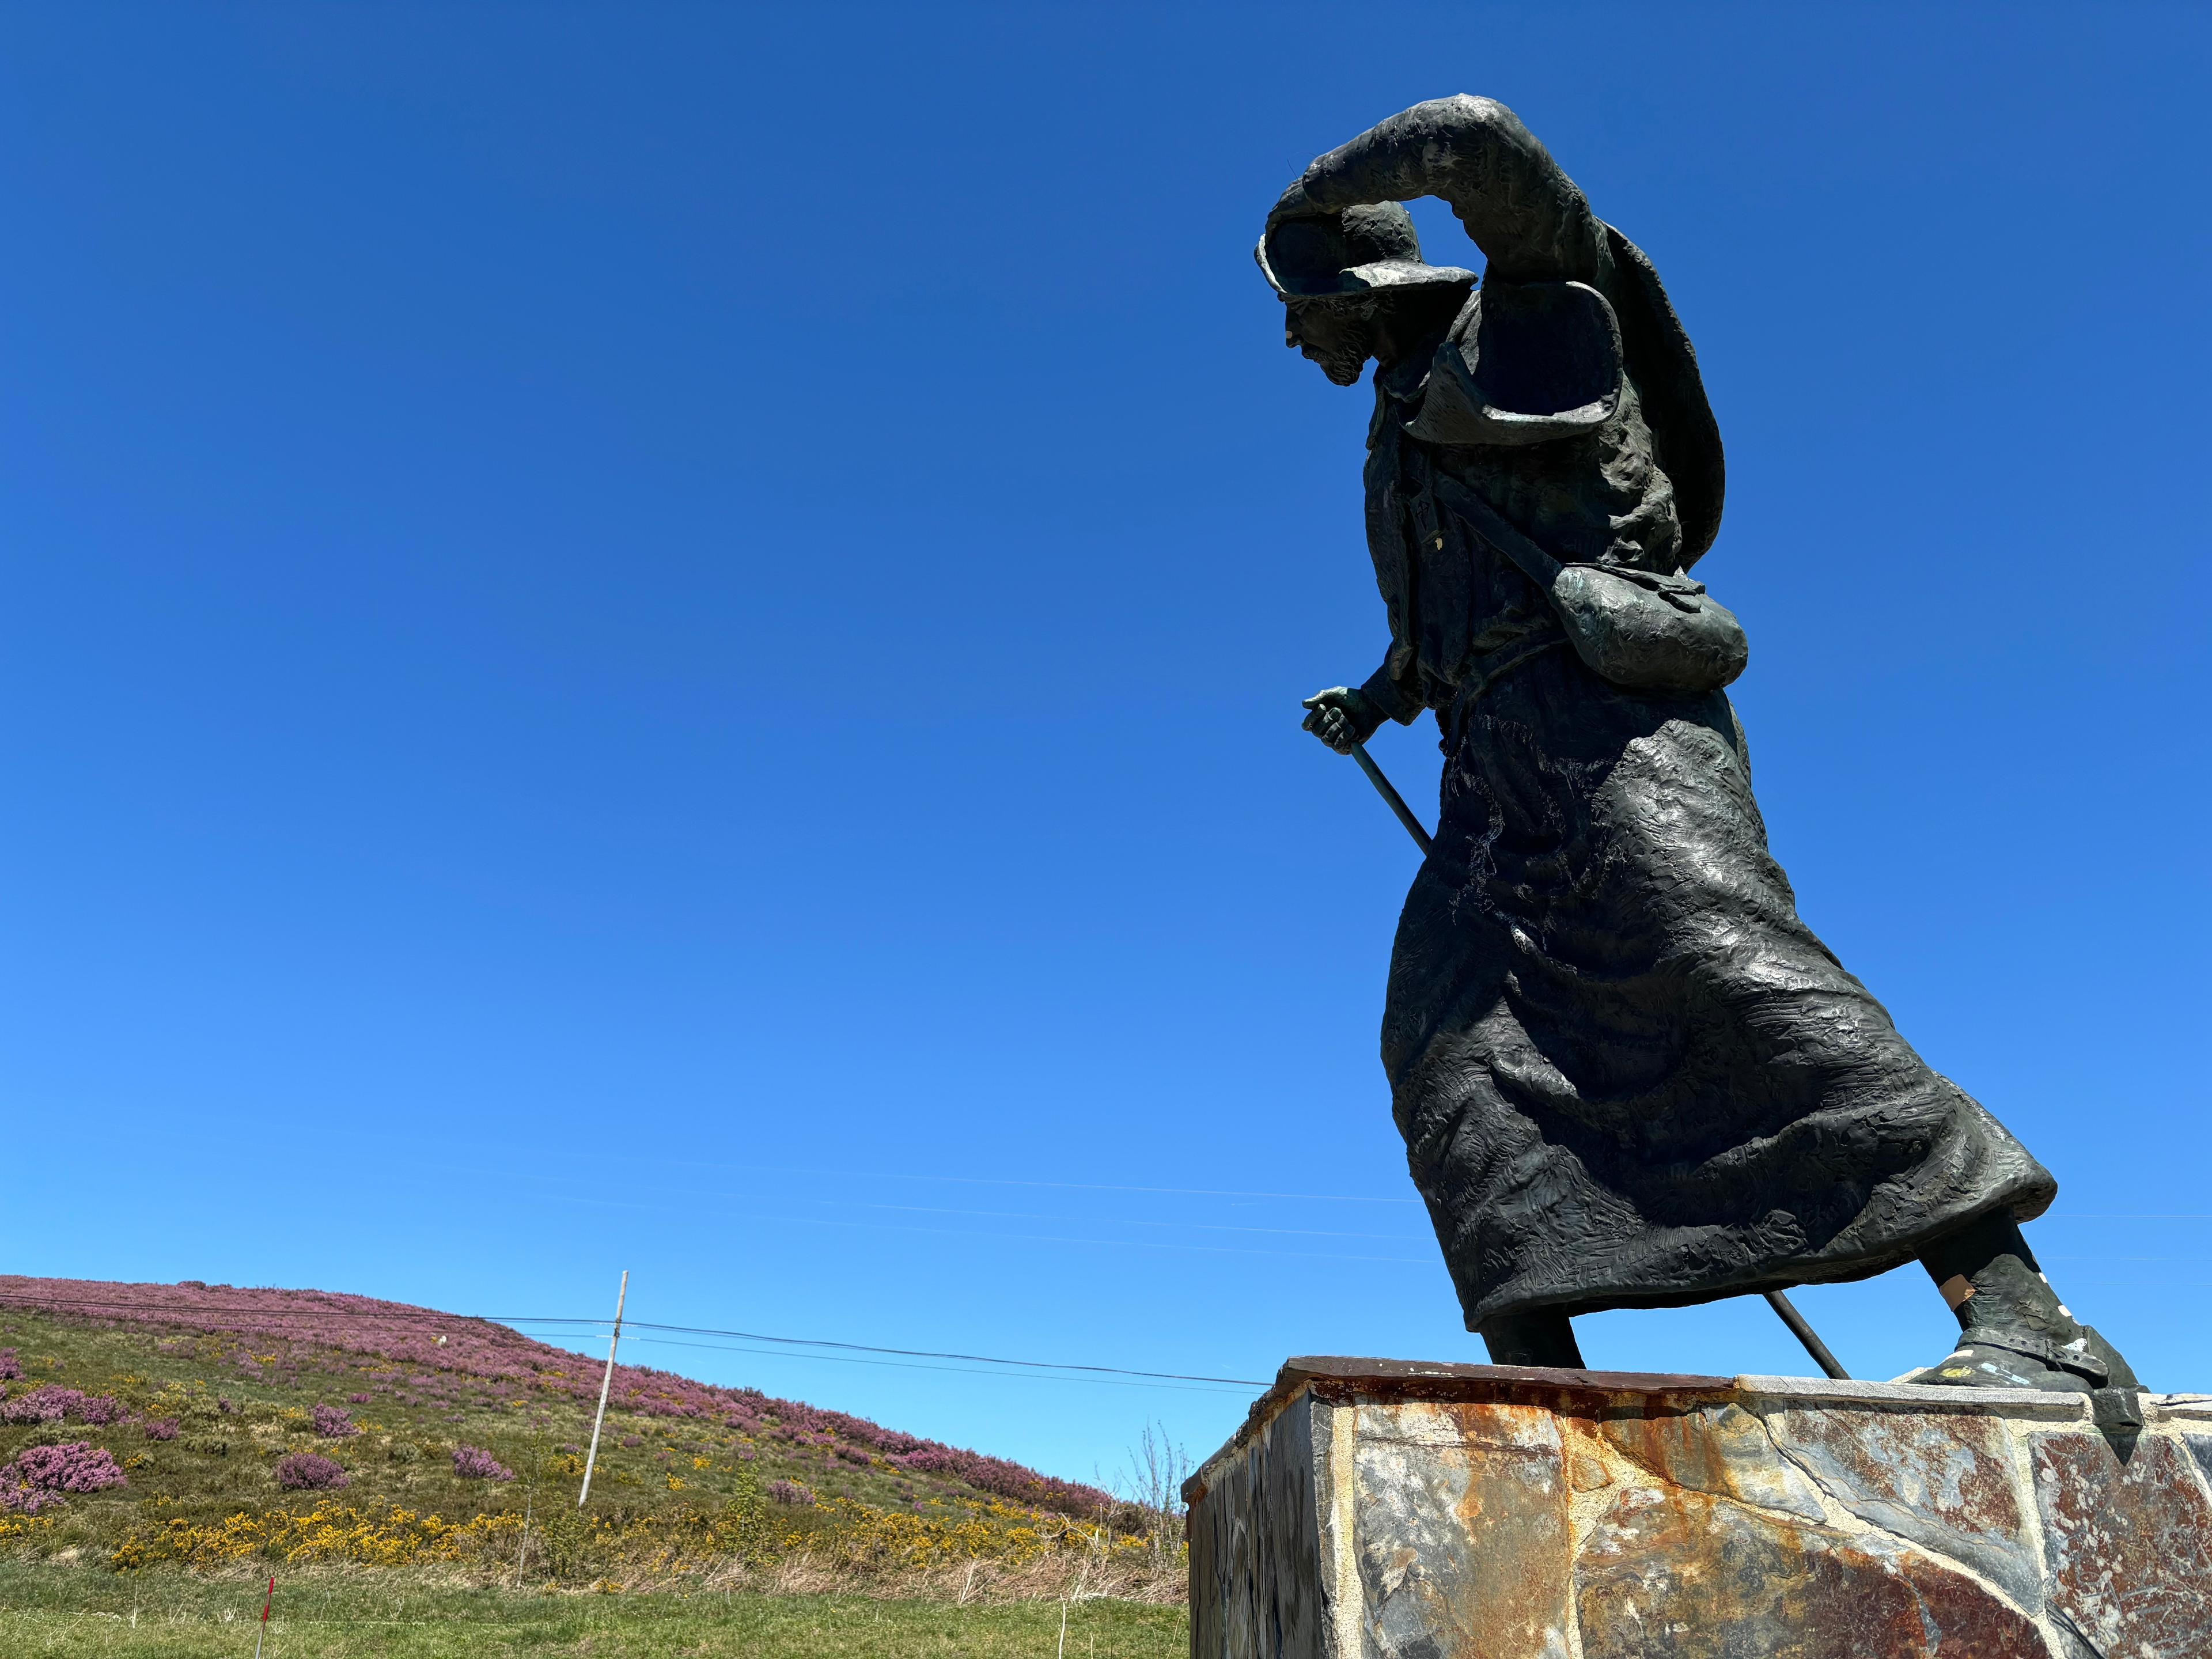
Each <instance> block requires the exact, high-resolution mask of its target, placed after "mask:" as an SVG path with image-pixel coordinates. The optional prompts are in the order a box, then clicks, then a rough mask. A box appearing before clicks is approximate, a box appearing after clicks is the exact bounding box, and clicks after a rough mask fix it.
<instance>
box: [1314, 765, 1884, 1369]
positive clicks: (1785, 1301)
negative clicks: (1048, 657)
mask: <svg viewBox="0 0 2212 1659" xmlns="http://www.w3.org/2000/svg"><path fill="white" fill-rule="evenodd" d="M1351 753H1352V759H1354V760H1356V761H1358V763H1359V769H1360V770H1361V771H1363V772H1364V773H1366V774H1367V781H1368V782H1370V783H1371V784H1373V785H1374V786H1375V793H1376V794H1378V795H1380V796H1382V797H1383V805H1386V806H1388V807H1389V809H1390V810H1391V811H1393V812H1395V813H1396V814H1397V817H1398V822H1399V823H1402V824H1404V825H1405V826H1406V833H1407V835H1409V836H1412V837H1413V844H1414V845H1415V846H1417V847H1419V848H1420V849H1421V856H1422V857H1424V858H1426V857H1427V856H1428V855H1429V854H1431V853H1432V852H1434V851H1435V850H1436V846H1437V843H1436V841H1435V839H1434V838H1433V837H1432V836H1430V834H1429V832H1428V831H1427V830H1425V829H1422V828H1421V821H1420V819H1419V818H1417V817H1414V816H1413V808H1412V807H1410V806H1408V805H1406V798H1405V797H1404V796H1403V795H1401V794H1400V793H1398V792H1397V791H1396V790H1395V789H1394V788H1393V787H1391V785H1390V780H1389V779H1388V778H1386V777H1384V776H1383V769H1382V768H1381V767H1379V766H1377V765H1376V763H1375V757H1373V756H1371V755H1370V754H1369V753H1368V752H1367V745H1366V744H1364V743H1355V744H1352V750H1351ZM1765 1297H1766V1305H1767V1306H1768V1307H1770V1308H1771V1309H1773V1310H1774V1311H1775V1313H1776V1315H1777V1316H1778V1317H1779V1318H1780V1319H1781V1321H1782V1322H1783V1323H1784V1324H1785V1325H1787V1326H1788V1327H1789V1328H1790V1335H1792V1336H1794V1337H1796V1339H1797V1340H1798V1341H1799V1342H1801V1343H1802V1344H1803V1345H1804V1347H1805V1352H1807V1353H1808V1354H1810V1355H1812V1356H1813V1363H1814V1364H1815V1365H1818V1366H1819V1367H1820V1370H1821V1371H1822V1372H1823V1373H1824V1374H1826V1376H1832V1377H1834V1378H1836V1379H1837V1380H1838V1381H1839V1382H1848V1381H1849V1380H1850V1375H1851V1374H1850V1372H1849V1371H1847V1370H1844V1368H1843V1367H1842V1366H1841V1365H1839V1364H1837V1363H1836V1356H1835V1355H1833V1354H1832V1353H1831V1352H1828V1345H1827V1344H1826V1343H1825V1342H1823V1341H1821V1340H1820V1334H1819V1333H1818V1332H1816V1331H1814V1328H1812V1326H1811V1325H1810V1324H1808V1322H1806V1318H1805V1316H1804V1315H1803V1314H1801V1313H1799V1312H1798V1311H1797V1305H1796V1304H1795V1303H1794V1302H1792V1301H1790V1298H1789V1297H1786V1296H1784V1295H1783V1294H1782V1292H1781V1291H1766V1292H1765Z"/></svg>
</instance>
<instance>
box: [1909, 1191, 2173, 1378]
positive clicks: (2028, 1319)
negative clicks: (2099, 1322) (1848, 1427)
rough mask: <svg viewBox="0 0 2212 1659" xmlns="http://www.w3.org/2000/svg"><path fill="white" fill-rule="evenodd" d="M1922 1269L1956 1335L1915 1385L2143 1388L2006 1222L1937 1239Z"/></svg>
mask: <svg viewBox="0 0 2212 1659" xmlns="http://www.w3.org/2000/svg"><path fill="white" fill-rule="evenodd" d="M1920 1265H1921V1266H1922V1267H1925V1268H1927V1270H1928V1276H1929V1278H1930V1279H1934V1280H1935V1281H1936V1289H1937V1290H1938V1291H1941V1292H1942V1297H1943V1300H1944V1301H1946V1302H1947V1303H1948V1304H1950V1306H1951V1311H1952V1313H1953V1314H1954V1315H1955V1316H1957V1318H1958V1321H1959V1330H1960V1337H1959V1346H1958V1348H1957V1349H1956V1350H1955V1351H1954V1352H1953V1353H1952V1354H1951V1355H1950V1356H1949V1357H1948V1358H1946V1359H1945V1360H1944V1361H1943V1362H1942V1364H1938V1365H1935V1366H1932V1367H1930V1368H1929V1370H1924V1371H1922V1372H1920V1373H1919V1374H1918V1375H1917V1376H1914V1377H1913V1378H1912V1379H1911V1380H1912V1381H1913V1382H1915V1383H1936V1384H1950V1385H1953V1386H1956V1387H1960V1388H1984V1389H2049V1390H2053V1391H2056V1392H2058V1393H2070V1394H2087V1393H2090V1392H2092V1391H2093V1390H2094V1389H2100V1388H2105V1387H2112V1388H2118V1389H2133V1388H2136V1387H2138V1386H2140V1385H2139V1384H2138V1383H2136V1374H2135V1372H2134V1371H2133V1370H2131V1369H2130V1367H2129V1365H2128V1362H2127V1361H2126V1360H2125V1359H2124V1358H2121V1357H2120V1354H2119V1352H2118V1350H2117V1349H2115V1348H2114V1347H2112V1345H2111V1344H2110V1343H2108V1342H2106V1340H2105V1339H2104V1338H2103V1337H2101V1336H2100V1335H2098V1334H2097V1333H2096V1332H2095V1331H2094V1330H2093V1329H2091V1328H2089V1327H2088V1326H2087V1325H2084V1324H2082V1323H2081V1322H2079V1321H2077V1320H2076V1319H2075V1317H2074V1315H2073V1313H2072V1312H2071V1310H2069V1309H2068V1308H2067V1307H2066V1305H2065V1304H2063V1303H2062V1302H2060V1301H2059V1299H2058V1293H2057V1291H2054V1290H2052V1289H2051V1283H2050V1281H2049V1280H2048V1279H2045V1278H2044V1276H2043V1273H2042V1270H2041V1269H2040V1268H2039V1267H2038V1266H2037V1265H2036V1261H2035V1252H2034V1251H2033V1250H2031V1249H2028V1245H2027V1240H2026V1239H2025V1238H2023V1237H2021V1232H2020V1224H2019V1223H2018V1222H2016V1221H2015V1220H2014V1219H2013V1218H2011V1217H2010V1216H2008V1215H1988V1216H1984V1217H1983V1218H1981V1219H1980V1220H1978V1221H1975V1222H1972V1223H1970V1224H1968V1225H1966V1226H1965V1227H1962V1228H1960V1230H1959V1231H1957V1232H1954V1233H1952V1234H1950V1235H1948V1237H1943V1238H1941V1239H1938V1240H1937V1241H1936V1243H1934V1244H1932V1245H1930V1246H1929V1248H1928V1249H1925V1250H1923V1251H1922V1252H1921V1255H1920Z"/></svg>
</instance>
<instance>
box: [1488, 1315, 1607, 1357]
mask: <svg viewBox="0 0 2212 1659" xmlns="http://www.w3.org/2000/svg"><path fill="white" fill-rule="evenodd" d="M1482 1345H1483V1346H1485V1347H1486V1348H1488V1349H1489V1350H1490V1363H1491V1364H1493V1365H1560V1366H1565V1367H1566V1368H1567V1369H1568V1370H1577V1371H1578V1370H1583V1369H1584V1367H1583V1351H1582V1349H1581V1348H1579V1347H1577V1346H1576V1344H1575V1328H1574V1323H1573V1322H1572V1321H1571V1320H1570V1319H1569V1318H1568V1317H1567V1314H1566V1310H1565V1309H1564V1308H1539V1309H1537V1310H1535V1311H1534V1313H1523V1314H1506V1315H1504V1316H1502V1317H1500V1318H1497V1319H1493V1320H1492V1321H1491V1322H1489V1323H1488V1324H1486V1325H1485V1326H1484V1327H1483V1328H1482Z"/></svg>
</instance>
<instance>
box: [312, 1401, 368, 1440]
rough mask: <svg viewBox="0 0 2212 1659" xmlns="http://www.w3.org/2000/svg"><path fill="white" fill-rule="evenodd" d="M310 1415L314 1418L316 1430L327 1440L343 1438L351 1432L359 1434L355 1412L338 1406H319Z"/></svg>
mask: <svg viewBox="0 0 2212 1659" xmlns="http://www.w3.org/2000/svg"><path fill="white" fill-rule="evenodd" d="M308 1415H309V1416H310V1417H311V1418H313V1419H314V1425H315V1432H316V1433H317V1434H319V1435H320V1436H322V1437H323V1438H324V1439H325V1440H343V1438H345V1437H346V1436H348V1435H349V1434H359V1433H360V1432H361V1430H360V1429H359V1428H357V1427H356V1425H355V1424H354V1420H353V1413H351V1412H349V1411H347V1410H345V1409H343V1407H337V1406H317V1407H315V1408H314V1409H313V1411H311V1412H310V1413H308Z"/></svg>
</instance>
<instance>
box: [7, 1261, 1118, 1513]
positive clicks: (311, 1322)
mask: <svg viewBox="0 0 2212 1659" xmlns="http://www.w3.org/2000/svg"><path fill="white" fill-rule="evenodd" d="M0 1300H4V1301H5V1302H6V1303H7V1304H9V1305H12V1306H15V1307H18V1308H22V1309H25V1310H28V1311H37V1312H44V1313H52V1314H59V1315H63V1316H68V1317H72V1318H78V1319H85V1320H89V1321H92V1322H97V1323H101V1324H113V1325H131V1326H137V1327H143V1326H149V1325H151V1326H155V1327H161V1328H168V1329H170V1330H174V1331H192V1332H201V1333H206V1334H215V1335H223V1336H235V1337H250V1338H252V1339H253V1340H254V1342H255V1344H256V1346H261V1347H262V1348H263V1351H264V1352H267V1351H268V1348H267V1346H265V1345H271V1344H276V1343H300V1344H313V1345H314V1346H318V1347H325V1348H337V1349H341V1350H343V1351H345V1352H350V1353H357V1354H366V1355H373V1356H375V1357H376V1358H381V1359H386V1360H390V1361H392V1362H393V1363H394V1364H402V1365H407V1366H410V1367H414V1368H416V1369H415V1370H413V1371H412V1372H410V1375H409V1376H408V1379H407V1380H408V1383H410V1386H412V1387H416V1388H422V1389H447V1388H449V1387H450V1384H451V1382H452V1374H453V1373H455V1372H458V1373H460V1374H461V1375H463V1376H474V1377H482V1378H485V1379H488V1380H489V1381H492V1382H495V1383H519V1384H521V1385H524V1386H525V1387H528V1388H535V1389H540V1390H543V1389H559V1390H561V1391H562V1392H565V1393H567V1394H568V1395H572V1396H574V1398H576V1399H578V1400H581V1401H593V1400H596V1399H597V1397H598V1394H599V1366H597V1365H595V1364H592V1362H591V1361H590V1360H589V1359H588V1358H585V1357H584V1356H583V1355H580V1354H575V1353H571V1352H568V1351H567V1350H566V1349H562V1348H556V1347H552V1346H548V1345H547V1344H545V1343H543V1342H538V1341H535V1340H532V1339H531V1338H529V1337H526V1336H525V1335H523V1334H521V1333H520V1331H515V1330H511V1329H509V1328H507V1326H504V1325H495V1324H493V1323H491V1322H489V1321H488V1320H482V1319H465V1318H463V1317H461V1316H459V1315H458V1314H445V1313H437V1312H434V1311H432V1310H429V1309H427V1308H416V1307H410V1306H409V1305H408V1304H405V1303H404V1302H380V1301H377V1300H375V1299H374V1298H373V1297H365V1296H344V1295H339V1294H337V1293H334V1292H331V1291H284V1290H240V1289H235V1288H233V1287H231V1286H229V1285H201V1284H198V1283H196V1282H195V1283H187V1284H181V1285H120V1284H109V1283H107V1282H106V1281H104V1280H100V1279H27V1278H21V1277H19V1276H16V1275H15V1274H0ZM441 1338H443V1339H444V1341H443V1343H442V1345H441V1342H440V1339H441ZM240 1358H241V1359H242V1360H243V1362H244V1364H243V1365H242V1366H241V1369H247V1370H252V1371H253V1372H254V1373H255V1374H256V1375H260V1374H262V1373H264V1372H275V1373H277V1374H278V1375H279V1376H282V1375H283V1366H282V1365H281V1364H280V1365H276V1366H263V1365H260V1364H257V1363H256V1362H254V1361H253V1360H252V1358H250V1357H248V1356H245V1355H241V1356H240ZM301 1358H307V1359H309V1360H312V1358H313V1356H312V1355H309V1356H299V1355H293V1354H286V1355H285V1356H284V1359H285V1361H286V1362H288V1363H289V1364H290V1365H291V1367H292V1368H293V1372H294V1373H295V1377H294V1380H296V1372H297V1370H298V1367H299V1365H300V1364H301ZM437 1371H443V1372H445V1373H446V1374H447V1375H446V1376H438V1375H436V1374H435V1373H436V1372H437ZM12 1403H13V1402H12V1401H0V1412H4V1411H5V1409H6V1407H7V1406H8V1405H9V1404H12ZM613 1403H614V1404H616V1405H617V1406H620V1407H625V1408H626V1409H628V1410H630V1411H634V1412H638V1413H642V1414H644V1415H647V1416H653V1417H668V1418H689V1419H700V1420H702V1421H704V1422H708V1423H712V1424H715V1425H720V1426H722V1427H725V1428H730V1429H734V1430H737V1431H740V1432H742V1433H745V1434H755V1435H764V1436H769V1437H781V1438H785V1439H802V1440H807V1441H817V1440H818V1441H819V1443H823V1444H829V1443H831V1442H832V1441H833V1440H834V1441H835V1442H836V1443H842V1444H850V1445H856V1446H865V1447H866V1448H868V1449H871V1450H872V1451H874V1452H877V1453H878V1454H880V1455H883V1456H884V1457H886V1458H888V1459H890V1461H891V1462H894V1463H896V1464H897V1465H898V1466H900V1467H901V1468H905V1469H908V1470H909V1471H911V1472H913V1473H915V1474H938V1475H950V1476H951V1477H952V1478H954V1479H955V1480H962V1481H964V1482H965V1483H966V1484H968V1485H969V1486H973V1487H975V1488H976V1489H977V1490H979V1491H981V1492H991V1493H994V1494H995V1495H997V1496H999V1497H1000V1498H1011V1499H1012V1500H1013V1501H1014V1502H1016V1503H1021V1504H1036V1505H1038V1506H1040V1507H1042V1508H1047V1509H1056V1510H1064V1511H1066V1512H1067V1513H1069V1514H1072V1515H1091V1514H1096V1513H1097V1512H1098V1511H1100V1510H1103V1509H1107V1508H1110V1507H1112V1505H1113V1503H1114V1499H1113V1498H1111V1497H1109V1495H1108V1494H1107V1493H1105V1492H1101V1491H1100V1490H1099V1489H1098V1488H1097V1487H1096V1486H1085V1485H1083V1484H1081V1483H1079V1482H1077V1481H1073V1480H1058V1479H1056V1478H1054V1476H1051V1475H1048V1474H1038V1473H1037V1472H1036V1470H1035V1469H1030V1468H1024V1467H1023V1466H1022V1465H1020V1464H1018V1463H1014V1462H1008V1461H1007V1460H1006V1459H1005V1458H1001V1457H986V1456H984V1455H981V1453H977V1452H972V1451H963V1450H962V1449H959V1448H957V1447H953V1446H947V1445H944V1444H941V1443H939V1442H937V1441H934V1440H924V1439H922V1438H921V1437H920V1436H918V1435H911V1434H901V1433H899V1432H898V1431H896V1430H893V1429H886V1428H884V1427H883V1426H882V1425H879V1424H875V1423H871V1422H870V1421H868V1420H867V1419H866V1418H864V1417H854V1416H851V1415H848V1413H844V1412H834V1411H823V1410H819V1409H817V1407H812V1406H809V1405H805V1404H803V1403H801V1402H799V1401H793V1400H777V1399H775V1398H772V1397H771V1396H769V1395H763V1394H762V1393H761V1392H759V1391H758V1390H757V1389H723V1388H716V1387H714V1386H712V1385H711V1384H708V1383H695V1382H693V1381H692V1380H691V1379H690V1378H689V1377H685V1376H676V1375H675V1374H674V1373H673V1372H670V1371H663V1370H653V1369H650V1368H648V1367H646V1366H640V1365H617V1366H616V1367H615V1373H614V1394H613ZM763 1419H774V1420H775V1426H774V1427H771V1426H769V1424H768V1423H767V1422H765V1421H764V1420H763Z"/></svg>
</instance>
